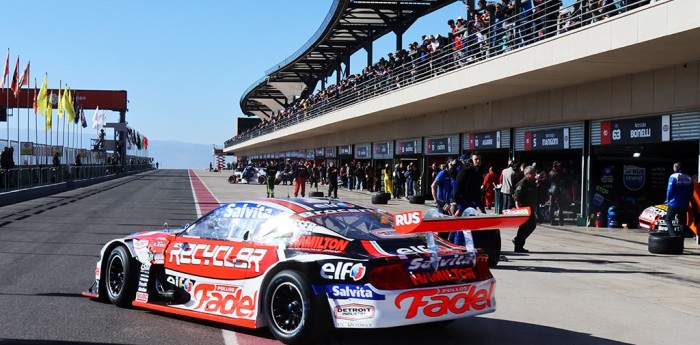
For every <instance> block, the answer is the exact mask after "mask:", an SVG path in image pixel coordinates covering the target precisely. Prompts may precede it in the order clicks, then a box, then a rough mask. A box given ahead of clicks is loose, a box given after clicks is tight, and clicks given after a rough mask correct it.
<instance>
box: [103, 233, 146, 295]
mask: <svg viewBox="0 0 700 345" xmlns="http://www.w3.org/2000/svg"><path fill="white" fill-rule="evenodd" d="M138 272H139V268H138V267H137V265H136V262H135V261H134V260H133V259H132V258H131V255H129V252H128V251H127V250H126V248H124V247H123V246H119V247H116V248H114V249H112V251H111V252H110V253H109V256H108V257H107V264H106V266H105V274H104V277H102V278H103V279H102V280H101V281H100V282H101V284H104V291H105V293H106V294H107V298H108V299H109V301H110V302H112V304H114V305H116V306H117V307H121V308H128V307H130V306H131V302H132V301H133V300H134V296H135V295H136V284H137V282H138Z"/></svg>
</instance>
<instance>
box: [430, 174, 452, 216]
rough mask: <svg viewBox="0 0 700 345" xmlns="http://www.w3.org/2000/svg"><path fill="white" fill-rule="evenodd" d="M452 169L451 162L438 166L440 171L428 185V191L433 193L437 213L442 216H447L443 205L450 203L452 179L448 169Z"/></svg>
mask: <svg viewBox="0 0 700 345" xmlns="http://www.w3.org/2000/svg"><path fill="white" fill-rule="evenodd" d="M450 167H452V162H449V163H448V166H445V164H440V171H439V172H437V175H435V180H434V181H433V183H432V185H430V190H431V191H432V193H433V199H434V200H435V206H436V207H437V209H438V212H440V213H442V214H448V213H449V212H448V210H445V205H447V204H448V203H449V201H450V195H451V194H452V178H451V177H450V172H449V168H450ZM436 170H437V169H436Z"/></svg>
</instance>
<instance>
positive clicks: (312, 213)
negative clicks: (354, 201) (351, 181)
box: [299, 208, 373, 218]
mask: <svg viewBox="0 0 700 345" xmlns="http://www.w3.org/2000/svg"><path fill="white" fill-rule="evenodd" d="M371 212H373V210H370V209H367V208H336V209H328V210H317V211H309V212H303V213H299V217H302V218H309V217H313V216H323V215H328V214H335V213H371Z"/></svg>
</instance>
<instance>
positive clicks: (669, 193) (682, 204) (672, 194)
mask: <svg viewBox="0 0 700 345" xmlns="http://www.w3.org/2000/svg"><path fill="white" fill-rule="evenodd" d="M682 168H683V165H682V163H681V162H676V163H674V164H673V174H671V176H670V177H669V178H668V188H667V189H666V204H667V205H668V211H667V212H666V227H667V228H668V235H669V236H683V234H685V223H686V222H687V221H688V220H687V213H688V202H689V201H690V197H691V196H692V195H693V180H692V179H691V178H690V176H688V175H686V174H684V173H682V172H681V169H682ZM676 218H678V231H679V233H676V232H675V231H674V230H673V220H674V219H676Z"/></svg>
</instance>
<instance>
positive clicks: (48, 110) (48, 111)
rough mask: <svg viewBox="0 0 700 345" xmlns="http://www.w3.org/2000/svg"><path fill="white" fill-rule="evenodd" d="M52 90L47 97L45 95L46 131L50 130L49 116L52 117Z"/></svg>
mask: <svg viewBox="0 0 700 345" xmlns="http://www.w3.org/2000/svg"><path fill="white" fill-rule="evenodd" d="M52 99H53V92H51V93H50V94H49V95H48V97H46V131H47V132H48V131H50V130H51V120H52V119H51V118H52V117H53V104H52Z"/></svg>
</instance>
